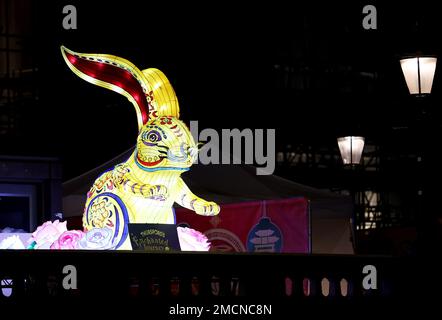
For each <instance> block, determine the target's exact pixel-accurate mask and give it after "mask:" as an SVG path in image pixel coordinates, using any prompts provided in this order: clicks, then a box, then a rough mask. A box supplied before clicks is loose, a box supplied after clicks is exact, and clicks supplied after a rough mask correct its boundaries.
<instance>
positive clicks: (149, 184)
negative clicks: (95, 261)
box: [61, 46, 220, 249]
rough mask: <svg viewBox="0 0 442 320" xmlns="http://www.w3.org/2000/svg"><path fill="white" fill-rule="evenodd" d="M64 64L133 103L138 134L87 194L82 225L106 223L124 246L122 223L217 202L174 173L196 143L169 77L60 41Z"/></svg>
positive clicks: (207, 211)
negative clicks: (122, 157) (128, 153)
mask: <svg viewBox="0 0 442 320" xmlns="http://www.w3.org/2000/svg"><path fill="white" fill-rule="evenodd" d="M61 52H62V55H63V57H64V60H65V61H66V63H67V65H68V66H69V68H70V69H71V70H72V71H73V72H74V73H75V74H76V75H78V76H79V77H80V78H82V79H84V80H86V81H88V82H90V83H93V84H96V85H99V86H101V87H104V88H107V89H110V90H113V91H115V92H118V93H120V94H122V95H124V96H125V97H126V98H127V99H128V100H129V101H130V102H131V103H132V104H133V105H134V107H135V111H136V114H137V120H138V128H139V134H138V138H137V142H136V148H135V151H134V152H133V154H132V155H131V157H130V158H129V159H128V160H127V161H126V162H124V163H121V164H118V165H117V166H115V167H114V168H113V170H110V171H107V172H105V173H103V174H102V175H101V176H100V177H98V179H97V180H96V181H95V183H94V184H93V186H92V187H91V189H90V190H89V192H88V194H87V200H86V205H85V212H84V215H83V226H84V228H85V230H91V229H93V228H109V229H111V230H112V232H113V239H112V240H113V242H114V243H115V244H116V245H115V247H116V248H118V249H130V248H131V246H130V241H129V239H128V228H127V226H128V223H165V224H173V223H175V215H174V212H173V208H172V206H173V204H174V202H177V203H178V204H180V205H181V206H183V207H186V208H188V209H191V210H193V211H195V212H196V213H197V214H200V215H216V214H218V213H219V210H220V208H219V206H218V205H217V204H216V203H214V202H209V201H206V200H204V199H201V198H199V197H197V196H196V195H194V194H193V193H192V192H191V191H190V190H189V188H188V187H187V186H186V184H185V183H184V181H183V180H182V178H181V177H180V175H181V174H182V173H183V172H185V171H187V170H189V168H190V166H191V165H192V163H193V162H194V160H195V157H196V156H197V152H198V149H197V146H196V144H195V141H194V140H193V137H192V135H191V134H190V130H189V129H188V127H187V126H186V125H185V124H184V123H183V122H182V121H181V120H179V105H178V99H177V97H176V95H175V91H174V90H173V88H172V86H171V84H170V82H169V80H168V79H167V78H166V76H165V75H164V74H163V73H162V72H161V71H160V70H158V69H153V68H151V69H145V70H142V71H140V70H139V69H138V68H137V67H136V66H135V65H133V64H132V63H131V62H129V61H127V60H125V59H122V58H120V57H116V56H112V55H107V54H83V53H76V52H73V51H71V50H69V49H67V48H65V47H63V46H62V47H61Z"/></svg>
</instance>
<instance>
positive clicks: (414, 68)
mask: <svg viewBox="0 0 442 320" xmlns="http://www.w3.org/2000/svg"><path fill="white" fill-rule="evenodd" d="M399 62H400V65H401V69H402V73H403V75H404V78H405V82H406V83H407V87H408V91H409V93H410V95H413V96H417V97H420V98H422V97H425V96H428V95H430V93H431V89H432V86H433V79H434V75H435V72H436V65H437V58H436V57H435V56H423V55H420V54H418V55H415V56H413V57H405V58H403V59H400V60H399ZM424 101H425V102H429V100H428V99H425V100H423V99H419V102H420V103H423V102H424ZM431 118H432V117H430V116H429V115H428V114H427V110H425V107H424V105H422V104H421V106H420V117H419V119H418V120H419V121H418V122H417V123H418V126H417V127H416V134H417V135H418V138H419V139H418V140H419V141H422V142H423V143H422V144H421V143H420V144H419V147H418V148H419V150H417V155H416V158H417V161H418V170H419V176H420V178H421V183H420V185H419V186H418V190H417V199H418V201H417V206H418V207H417V212H416V213H417V214H416V217H417V221H418V225H417V226H416V227H417V232H418V234H419V239H420V240H422V241H421V243H420V244H421V245H422V246H421V248H422V249H424V250H426V249H428V248H430V247H431V245H432V244H433V243H435V242H437V241H436V239H433V238H432V236H436V237H437V230H436V231H435V230H434V226H435V225H437V222H436V221H437V217H436V216H435V215H436V214H435V212H436V211H435V208H434V207H433V208H432V207H431V204H430V203H431V201H433V202H435V201H436V199H437V198H438V194H437V193H436V194H432V195H428V194H427V193H431V192H433V193H434V191H432V188H426V185H427V184H428V182H427V181H430V180H431V179H432V178H433V177H434V176H437V174H436V173H435V171H436V170H437V167H438V166H437V165H436V166H430V165H429V162H430V161H435V160H434V159H433V157H432V156H431V154H432V155H433V156H435V154H434V153H433V152H434V151H433V148H434V145H437V141H435V140H434V139H435V138H436V137H435V135H434V134H431V130H433V124H432V123H431V122H432V120H433V121H434V119H431ZM429 167H431V169H432V172H430V171H429V170H428V169H429ZM434 231H435V232H436V234H435V233H434Z"/></svg>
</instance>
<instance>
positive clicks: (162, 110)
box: [142, 68, 180, 118]
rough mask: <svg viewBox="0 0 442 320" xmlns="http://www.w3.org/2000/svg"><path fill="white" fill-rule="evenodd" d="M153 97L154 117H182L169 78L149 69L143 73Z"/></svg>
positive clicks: (158, 71) (153, 69)
mask: <svg viewBox="0 0 442 320" xmlns="http://www.w3.org/2000/svg"><path fill="white" fill-rule="evenodd" d="M142 72H143V74H144V77H145V78H146V80H147V83H148V87H149V88H150V90H151V92H152V94H153V96H152V98H153V100H151V104H152V105H153V107H154V110H155V111H154V112H153V113H154V115H155V116H158V117H161V116H172V117H176V118H179V117H180V107H179V105H178V98H177V96H176V94H175V91H174V90H173V87H172V85H171V84H170V82H169V80H168V79H167V77H166V76H165V75H164V73H163V72H161V71H160V70H158V69H155V68H149V69H145V70H143V71H142Z"/></svg>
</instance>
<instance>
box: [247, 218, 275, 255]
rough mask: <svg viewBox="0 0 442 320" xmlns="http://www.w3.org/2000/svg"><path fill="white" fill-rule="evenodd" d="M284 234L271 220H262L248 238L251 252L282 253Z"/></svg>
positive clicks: (248, 248)
mask: <svg viewBox="0 0 442 320" xmlns="http://www.w3.org/2000/svg"><path fill="white" fill-rule="evenodd" d="M282 240H283V239H282V233H281V230H280V229H279V228H278V226H277V225H276V224H274V223H273V222H272V221H271V220H270V218H268V217H265V218H261V220H259V222H258V223H257V224H256V225H255V226H254V227H253V228H252V229H250V232H249V235H248V236H247V251H249V252H281V251H282Z"/></svg>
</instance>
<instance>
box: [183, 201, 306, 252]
mask: <svg viewBox="0 0 442 320" xmlns="http://www.w3.org/2000/svg"><path fill="white" fill-rule="evenodd" d="M176 222H177V224H178V225H181V226H183V225H185V226H189V227H190V228H193V229H196V230H198V231H201V232H203V233H204V234H205V235H206V236H207V237H208V238H209V240H210V242H211V243H212V248H211V250H213V251H228V252H229V251H230V252H234V251H236V252H245V251H248V252H292V253H308V252H309V247H310V246H309V203H308V201H307V199H305V198H293V199H278V200H265V201H253V202H242V203H237V204H225V205H221V212H220V214H219V215H218V216H214V217H203V216H199V215H196V214H195V213H194V212H192V211H190V210H187V209H185V208H176Z"/></svg>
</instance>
